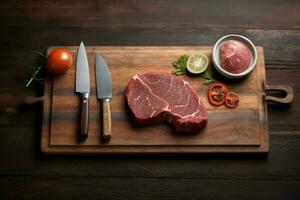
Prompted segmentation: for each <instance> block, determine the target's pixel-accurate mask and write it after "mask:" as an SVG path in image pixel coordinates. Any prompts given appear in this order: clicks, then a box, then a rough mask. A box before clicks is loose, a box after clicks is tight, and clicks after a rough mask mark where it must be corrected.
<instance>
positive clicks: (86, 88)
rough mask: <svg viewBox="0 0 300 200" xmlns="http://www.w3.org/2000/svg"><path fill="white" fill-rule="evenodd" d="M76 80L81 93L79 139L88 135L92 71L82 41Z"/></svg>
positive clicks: (76, 88)
mask: <svg viewBox="0 0 300 200" xmlns="http://www.w3.org/2000/svg"><path fill="white" fill-rule="evenodd" d="M75 82H76V84H75V91H76V92H77V93H78V94H80V97H81V98H80V99H81V110H80V132H79V139H86V138H87V136H88V125H89V93H90V72H89V63H88V58H87V54H86V50H85V47H84V44H83V42H81V43H80V46H79V49H78V52H77V62H76V81H75Z"/></svg>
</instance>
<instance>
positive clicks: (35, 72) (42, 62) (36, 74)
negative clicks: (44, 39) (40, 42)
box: [26, 51, 47, 87]
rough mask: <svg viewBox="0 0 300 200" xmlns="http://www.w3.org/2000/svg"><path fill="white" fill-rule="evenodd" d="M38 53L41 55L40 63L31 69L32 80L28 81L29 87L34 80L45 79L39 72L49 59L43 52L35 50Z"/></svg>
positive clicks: (27, 85)
mask: <svg viewBox="0 0 300 200" xmlns="http://www.w3.org/2000/svg"><path fill="white" fill-rule="evenodd" d="M35 52H36V53H37V54H39V55H40V65H38V66H35V67H33V68H32V70H31V78H30V80H29V81H28V82H27V84H26V87H29V85H30V84H31V82H32V81H34V80H35V81H38V82H40V83H41V82H42V81H43V80H44V79H43V78H40V75H39V72H40V71H41V69H42V68H43V67H44V65H45V63H46V60H47V55H46V54H45V53H43V52H40V51H35Z"/></svg>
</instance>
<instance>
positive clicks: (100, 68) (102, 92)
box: [95, 53, 112, 141]
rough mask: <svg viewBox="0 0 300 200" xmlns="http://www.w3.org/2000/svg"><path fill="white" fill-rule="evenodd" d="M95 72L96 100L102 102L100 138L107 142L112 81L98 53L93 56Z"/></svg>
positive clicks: (109, 125)
mask: <svg viewBox="0 0 300 200" xmlns="http://www.w3.org/2000/svg"><path fill="white" fill-rule="evenodd" d="M95 72H96V86H97V98H98V99H100V100H101V102H102V114H103V116H102V120H103V125H102V127H103V134H102V138H103V139H104V141H108V140H110V138H111V114H110V106H109V100H110V99H111V97H112V81H111V74H110V71H109V69H108V66H107V64H106V62H105V60H104V58H103V57H102V56H101V55H100V54H98V53H96V55H95Z"/></svg>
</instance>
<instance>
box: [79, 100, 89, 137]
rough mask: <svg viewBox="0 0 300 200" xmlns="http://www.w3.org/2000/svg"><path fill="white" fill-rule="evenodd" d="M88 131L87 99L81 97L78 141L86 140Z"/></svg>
mask: <svg viewBox="0 0 300 200" xmlns="http://www.w3.org/2000/svg"><path fill="white" fill-rule="evenodd" d="M88 130H89V98H88V96H86V95H83V96H82V98H81V114H80V133H79V134H80V135H79V136H80V139H86V138H87V136H88Z"/></svg>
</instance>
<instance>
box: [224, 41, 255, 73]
mask: <svg viewBox="0 0 300 200" xmlns="http://www.w3.org/2000/svg"><path fill="white" fill-rule="evenodd" d="M220 59H221V66H222V68H223V69H225V70H226V71H228V72H231V73H234V74H238V73H241V72H243V71H245V70H246V69H247V68H248V67H249V66H250V64H251V59H252V56H251V52H250V50H249V48H248V47H247V46H246V45H245V44H243V43H242V42H239V41H236V40H228V41H226V42H224V43H222V44H221V46H220Z"/></svg>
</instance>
